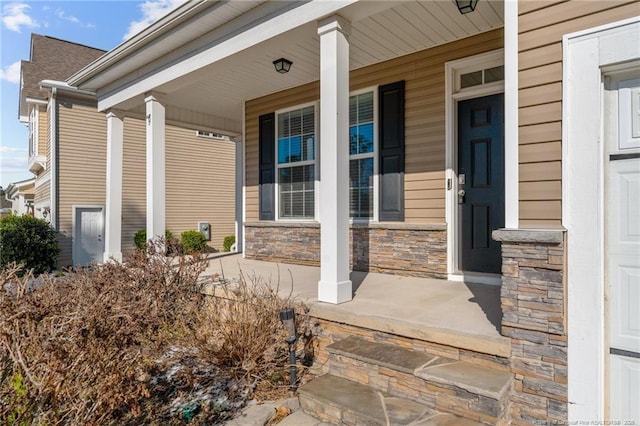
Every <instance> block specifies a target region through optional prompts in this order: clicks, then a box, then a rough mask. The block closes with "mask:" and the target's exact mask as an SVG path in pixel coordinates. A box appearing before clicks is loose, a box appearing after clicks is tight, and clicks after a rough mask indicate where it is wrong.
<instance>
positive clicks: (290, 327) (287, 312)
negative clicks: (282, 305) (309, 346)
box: [280, 308, 298, 390]
mask: <svg viewBox="0 0 640 426" xmlns="http://www.w3.org/2000/svg"><path fill="white" fill-rule="evenodd" d="M280 322H281V323H282V325H283V326H284V329H285V330H286V332H287V339H286V342H287V344H288V345H289V389H291V390H295V389H296V381H297V380H296V369H297V368H296V347H295V343H296V341H297V340H298V333H297V332H296V314H295V312H294V311H293V309H291V308H287V309H283V310H281V311H280Z"/></svg>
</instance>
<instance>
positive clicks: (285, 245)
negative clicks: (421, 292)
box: [244, 222, 447, 278]
mask: <svg viewBox="0 0 640 426" xmlns="http://www.w3.org/2000/svg"><path fill="white" fill-rule="evenodd" d="M350 236H351V242H350V262H351V263H350V264H351V265H352V268H353V270H356V271H367V272H382V273H392V274H397V275H406V276H416V277H434V278H446V276H447V231H446V225H444V224H433V225H414V224H405V223H375V224H360V223H355V224H352V225H351V230H350ZM244 252H245V256H246V257H247V258H248V259H256V260H265V261H269V262H283V263H294V264H302V265H314V266H319V265H320V225H319V224H317V223H286V222H255V223H245V248H244Z"/></svg>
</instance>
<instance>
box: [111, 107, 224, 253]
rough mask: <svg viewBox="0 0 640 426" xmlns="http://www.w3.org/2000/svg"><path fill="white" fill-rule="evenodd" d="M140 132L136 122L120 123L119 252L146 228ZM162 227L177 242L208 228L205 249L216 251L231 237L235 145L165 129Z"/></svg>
mask: <svg viewBox="0 0 640 426" xmlns="http://www.w3.org/2000/svg"><path fill="white" fill-rule="evenodd" d="M145 132H146V129H145V126H144V122H143V121H142V120H138V119H133V118H129V117H127V118H126V119H125V124H124V159H123V167H124V173H123V178H122V218H123V219H122V250H123V251H124V252H127V251H131V250H133V248H134V244H133V237H134V235H135V233H136V232H138V231H140V230H141V229H146V226H147V224H146V217H147V210H146V209H147V207H146V194H147V190H146V179H147V178H146V133H145ZM165 140H166V147H165V148H166V162H165V167H166V180H165V190H166V198H165V205H166V208H165V213H166V229H168V230H170V231H171V232H172V233H173V235H174V236H175V237H177V238H179V237H180V234H181V233H182V232H183V231H187V230H196V229H197V227H198V221H204V222H209V223H210V224H211V231H212V232H211V241H210V242H209V245H210V246H211V247H213V248H215V249H217V250H221V249H222V241H223V239H224V237H226V236H228V235H234V234H235V189H234V188H235V187H234V185H235V180H234V179H235V145H234V144H233V143H232V142H225V141H218V140H214V139H208V138H199V137H196V131H195V130H192V129H185V128H181V127H176V126H169V125H168V126H167V127H166V130H165Z"/></svg>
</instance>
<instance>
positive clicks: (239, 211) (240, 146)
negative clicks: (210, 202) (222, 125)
mask: <svg viewBox="0 0 640 426" xmlns="http://www.w3.org/2000/svg"><path fill="white" fill-rule="evenodd" d="M235 143H236V252H237V253H240V252H243V251H244V248H243V244H242V243H243V240H244V222H243V221H244V139H242V140H237V141H236V142H235Z"/></svg>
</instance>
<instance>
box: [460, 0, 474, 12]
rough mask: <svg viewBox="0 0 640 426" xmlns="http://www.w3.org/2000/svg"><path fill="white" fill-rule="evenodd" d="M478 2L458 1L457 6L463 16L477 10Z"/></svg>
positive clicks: (470, 0) (471, 0)
mask: <svg viewBox="0 0 640 426" xmlns="http://www.w3.org/2000/svg"><path fill="white" fill-rule="evenodd" d="M477 4H478V0H456V6H458V10H459V11H460V13H461V14H462V15H464V14H465V13H469V12H473V11H474V10H476V5H477Z"/></svg>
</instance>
